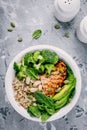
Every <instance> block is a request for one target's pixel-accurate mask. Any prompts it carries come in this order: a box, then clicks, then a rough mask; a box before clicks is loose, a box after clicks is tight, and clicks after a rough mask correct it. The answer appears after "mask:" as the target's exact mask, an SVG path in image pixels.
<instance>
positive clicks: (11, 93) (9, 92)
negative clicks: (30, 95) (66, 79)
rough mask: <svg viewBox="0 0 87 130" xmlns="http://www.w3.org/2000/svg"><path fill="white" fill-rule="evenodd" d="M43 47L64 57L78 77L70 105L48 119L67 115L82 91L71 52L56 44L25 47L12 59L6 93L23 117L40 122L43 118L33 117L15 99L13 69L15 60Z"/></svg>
mask: <svg viewBox="0 0 87 130" xmlns="http://www.w3.org/2000/svg"><path fill="white" fill-rule="evenodd" d="M42 49H50V50H53V51H55V52H56V53H57V54H58V55H59V57H60V58H61V59H63V60H64V61H65V62H66V63H68V64H69V65H70V67H71V68H72V70H73V72H74V75H75V77H76V79H77V83H76V92H75V95H74V97H73V99H72V101H71V102H70V103H69V104H68V105H66V106H65V107H63V108H62V109H60V110H59V111H58V112H57V113H55V114H54V115H53V116H51V117H50V118H49V120H48V121H53V120H56V119H59V118H61V117H63V116H64V115H66V114H67V113H68V112H69V111H70V110H71V109H72V108H73V107H74V106H75V104H76V102H77V100H78V98H79V96H80V92H81V75H80V71H79V68H78V66H77V65H76V63H75V61H74V60H73V59H72V58H71V56H70V55H69V54H67V53H66V52H65V51H64V50H62V49H59V48H57V47H54V46H50V45H37V46H32V47H29V48H27V49H25V50H24V51H22V52H20V53H19V54H18V55H17V56H15V58H14V59H13V60H12V62H11V63H10V65H9V67H8V70H7V73H6V77H5V89H6V94H7V97H8V99H9V101H10V103H11V105H12V106H13V108H14V109H15V110H16V111H17V112H18V113H19V114H20V115H22V116H23V117H25V118H27V119H29V120H33V121H38V122H41V120H40V119H38V118H34V117H31V116H30V115H29V114H28V113H27V110H25V109H24V108H23V107H22V106H20V105H19V104H18V102H16V101H15V98H14V91H13V87H12V81H13V79H14V76H15V72H14V69H13V64H14V61H16V62H18V61H20V59H21V58H22V57H23V56H24V55H25V54H26V53H27V52H29V51H35V50H42Z"/></svg>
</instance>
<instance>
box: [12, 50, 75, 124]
mask: <svg viewBox="0 0 87 130" xmlns="http://www.w3.org/2000/svg"><path fill="white" fill-rule="evenodd" d="M58 61H59V57H58V55H57V54H56V53H55V52H53V51H51V50H42V51H38V50H37V51H34V52H28V53H27V54H25V55H24V57H23V58H22V59H21V61H20V62H19V63H16V62H14V70H15V72H16V73H15V74H16V76H17V78H18V79H19V80H23V79H26V77H30V78H31V79H38V76H39V74H44V73H45V74H47V75H50V74H51V72H52V71H54V70H55V65H56V64H57V63H58ZM66 67H67V78H66V82H65V83H64V84H63V86H62V88H61V89H59V90H58V91H57V92H56V94H55V95H54V96H53V97H48V96H46V95H45V94H43V93H42V92H40V91H35V92H34V94H33V96H34V98H35V99H36V105H34V104H31V105H30V106H28V109H27V112H28V113H29V114H30V115H32V116H34V117H37V118H39V117H41V120H42V122H45V121H46V120H47V119H48V118H49V117H50V116H52V115H53V114H54V113H56V112H57V111H58V110H60V109H61V108H62V107H63V106H65V105H66V104H68V103H69V102H70V100H71V99H72V97H73V96H74V94H75V86H76V78H75V76H74V74H73V71H72V69H71V68H70V66H69V65H66ZM61 73H62V72H61ZM31 87H32V84H31Z"/></svg>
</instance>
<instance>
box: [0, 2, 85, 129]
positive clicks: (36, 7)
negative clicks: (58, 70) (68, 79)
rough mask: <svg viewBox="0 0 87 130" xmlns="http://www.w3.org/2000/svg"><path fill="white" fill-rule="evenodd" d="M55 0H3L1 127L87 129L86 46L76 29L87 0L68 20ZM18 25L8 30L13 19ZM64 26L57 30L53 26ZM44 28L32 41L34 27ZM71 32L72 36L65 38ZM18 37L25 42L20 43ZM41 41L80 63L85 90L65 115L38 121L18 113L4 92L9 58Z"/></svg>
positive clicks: (0, 12)
mask: <svg viewBox="0 0 87 130" xmlns="http://www.w3.org/2000/svg"><path fill="white" fill-rule="evenodd" d="M53 3H54V0H0V130H87V45H86V44H83V43H81V42H80V41H79V40H78V39H77V37H76V35H75V31H76V28H77V27H78V25H79V23H80V21H81V19H82V18H83V17H84V16H86V15H87V0H81V9H80V12H79V14H78V15H77V16H76V17H75V19H74V20H72V21H71V22H69V23H61V22H58V21H57V20H56V19H55V17H54V14H53V11H54V7H53ZM11 21H13V22H15V24H16V28H15V29H14V30H13V32H11V33H10V32H8V31H7V29H8V28H9V27H10V22H11ZM56 23H59V24H60V26H61V28H60V29H59V30H56V29H55V28H54V25H55V24H56ZM38 28H39V29H41V30H42V31H43V34H42V36H41V37H40V38H39V39H38V40H32V36H31V35H32V32H33V31H34V30H35V29H38ZM66 32H69V34H70V38H66V37H64V34H65V33H66ZM18 37H22V38H23V42H21V43H18V42H17V39H18ZM38 44H40V45H41V44H49V45H54V46H56V47H59V48H62V49H64V50H65V51H66V52H68V53H69V54H70V55H71V56H72V57H73V59H74V60H75V61H76V63H77V64H78V66H79V69H80V71H81V75H82V92H81V95H80V98H79V101H78V103H77V104H76V106H75V107H74V108H73V110H72V111H71V112H70V113H68V114H67V115H66V116H64V117H63V118H61V119H59V120H56V121H53V122H50V123H47V124H39V123H37V122H33V121H29V120H27V119H25V118H23V117H22V116H21V115H19V114H18V113H17V112H16V111H15V110H14V109H13V108H12V106H11V105H10V103H9V101H8V99H7V97H6V94H5V83H4V81H5V74H6V70H7V68H8V65H9V63H10V61H11V60H12V59H13V57H14V56H15V55H16V54H18V53H19V52H20V51H21V50H23V49H25V48H27V47H29V46H32V45H36V46H37V45H38Z"/></svg>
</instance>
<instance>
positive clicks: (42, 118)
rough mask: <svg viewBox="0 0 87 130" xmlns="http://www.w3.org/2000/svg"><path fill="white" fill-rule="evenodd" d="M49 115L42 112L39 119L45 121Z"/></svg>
mask: <svg viewBox="0 0 87 130" xmlns="http://www.w3.org/2000/svg"><path fill="white" fill-rule="evenodd" d="M49 117H50V115H49V114H48V113H47V112H43V113H42V115H41V120H42V122H45V121H47V119H49Z"/></svg>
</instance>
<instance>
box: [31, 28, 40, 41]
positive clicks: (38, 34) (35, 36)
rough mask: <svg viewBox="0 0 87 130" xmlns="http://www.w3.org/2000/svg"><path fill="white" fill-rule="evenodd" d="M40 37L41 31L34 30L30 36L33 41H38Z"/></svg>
mask: <svg viewBox="0 0 87 130" xmlns="http://www.w3.org/2000/svg"><path fill="white" fill-rule="evenodd" d="M41 35H42V31H41V30H40V29H38V30H35V31H34V32H33V34H32V37H33V39H38V38H39V37H40V36H41Z"/></svg>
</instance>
